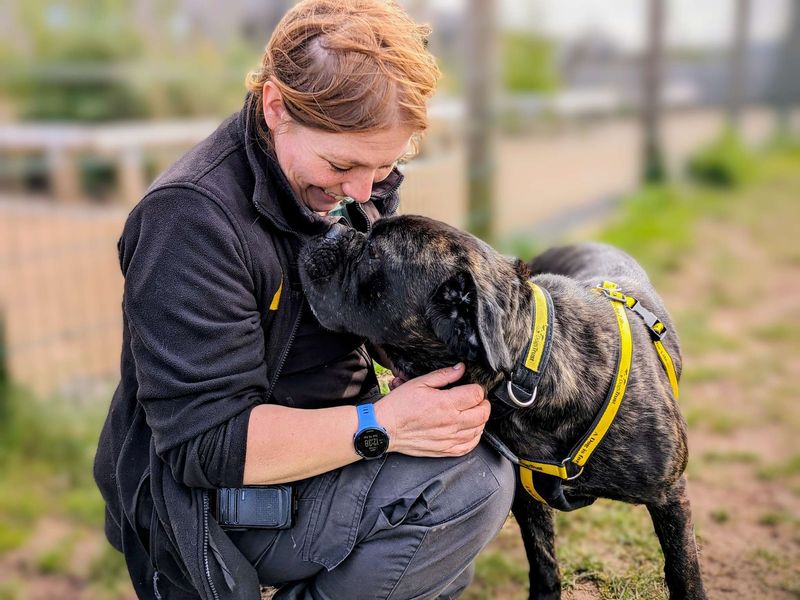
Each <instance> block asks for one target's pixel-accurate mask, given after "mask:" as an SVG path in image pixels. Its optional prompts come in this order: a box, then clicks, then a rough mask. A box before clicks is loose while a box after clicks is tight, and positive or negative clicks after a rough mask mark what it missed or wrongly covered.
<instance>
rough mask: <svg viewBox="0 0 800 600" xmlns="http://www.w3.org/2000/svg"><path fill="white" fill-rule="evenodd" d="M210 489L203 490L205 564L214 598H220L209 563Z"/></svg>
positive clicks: (216, 599) (217, 599) (215, 599)
mask: <svg viewBox="0 0 800 600" xmlns="http://www.w3.org/2000/svg"><path fill="white" fill-rule="evenodd" d="M208 510H209V506H208V490H203V566H204V567H205V570H206V579H207V580H208V585H209V587H210V588H211V595H212V596H213V598H214V600H219V594H218V593H217V588H216V586H215V585H214V581H213V580H212V578H211V566H210V565H209V563H208Z"/></svg>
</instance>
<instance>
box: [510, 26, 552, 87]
mask: <svg viewBox="0 0 800 600" xmlns="http://www.w3.org/2000/svg"><path fill="white" fill-rule="evenodd" d="M502 52H503V61H502V62H503V86H504V88H505V89H506V90H507V91H509V92H517V93H519V92H547V91H552V90H555V89H556V88H558V76H557V75H556V71H555V61H554V54H555V45H554V44H553V42H551V41H550V40H548V39H545V38H543V37H541V36H538V35H535V34H533V33H529V32H521V31H515V32H509V33H506V34H505V35H504V36H503V40H502Z"/></svg>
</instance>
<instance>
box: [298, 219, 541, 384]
mask: <svg viewBox="0 0 800 600" xmlns="http://www.w3.org/2000/svg"><path fill="white" fill-rule="evenodd" d="M524 270H525V267H524V265H523V264H522V263H521V262H520V261H518V260H512V259H509V258H505V257H502V256H500V255H499V254H498V253H497V252H495V251H494V250H493V249H492V248H491V247H489V246H488V245H487V244H485V243H484V242H482V241H481V240H479V239H478V238H476V237H474V236H472V235H470V234H467V233H464V232H462V231H459V230H457V229H454V228H453V227H450V226H448V225H446V224H444V223H441V222H439V221H434V220H432V219H428V218H425V217H419V216H412V215H406V216H400V217H392V218H388V219H382V220H380V221H378V222H377V223H376V224H375V226H374V228H373V230H372V232H371V234H370V235H369V236H366V235H364V234H361V233H358V232H356V231H354V230H352V229H348V228H346V227H343V226H341V225H335V226H333V228H332V229H331V230H330V231H329V232H328V233H327V234H325V235H323V236H320V237H317V238H315V239H313V240H311V241H310V242H309V243H308V244H307V246H306V247H305V248H304V250H303V252H302V253H301V256H300V276H301V279H302V282H303V287H304V289H305V293H306V296H307V297H308V301H309V303H310V305H311V308H312V310H313V311H314V314H315V315H316V316H317V318H318V319H319V321H320V323H321V324H322V325H323V326H325V327H327V328H328V329H331V330H334V331H343V332H348V333H354V334H357V335H361V336H364V337H366V338H368V339H369V340H370V341H372V342H373V343H374V344H377V345H379V346H381V347H382V348H383V349H384V351H385V352H386V354H387V355H388V357H389V358H390V359H391V360H392V362H393V364H394V366H395V368H396V369H397V370H399V371H400V372H402V373H403V374H404V375H405V376H418V375H421V374H423V373H427V372H429V371H431V370H433V369H436V368H439V367H443V366H447V365H450V364H453V363H455V362H457V361H465V362H466V363H467V365H468V372H469V373H470V374H471V375H472V379H473V380H475V381H479V382H481V383H486V384H488V383H490V381H491V380H493V379H496V377H495V375H496V374H497V373H498V372H499V373H504V372H508V371H509V370H510V369H511V368H512V367H513V360H514V359H513V357H512V355H511V350H510V349H509V347H508V345H507V339H508V334H509V332H510V330H511V329H512V328H513V327H514V323H511V322H510V321H511V319H509V316H510V315H513V314H515V313H516V308H517V303H518V302H519V290H520V282H524V280H525V273H524Z"/></svg>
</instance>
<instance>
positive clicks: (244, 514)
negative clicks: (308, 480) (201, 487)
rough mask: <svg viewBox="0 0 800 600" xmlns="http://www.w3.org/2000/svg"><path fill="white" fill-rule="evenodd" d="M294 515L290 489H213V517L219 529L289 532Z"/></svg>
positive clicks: (254, 487) (287, 487)
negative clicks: (214, 503)
mask: <svg viewBox="0 0 800 600" xmlns="http://www.w3.org/2000/svg"><path fill="white" fill-rule="evenodd" d="M294 512H295V501H294V495H293V493H292V486H290V485H253V486H245V487H239V488H219V489H217V494H216V509H215V511H214V516H215V518H216V520H217V522H218V523H219V525H220V527H222V528H223V529H228V530H235V529H289V528H291V527H292V525H293V524H294Z"/></svg>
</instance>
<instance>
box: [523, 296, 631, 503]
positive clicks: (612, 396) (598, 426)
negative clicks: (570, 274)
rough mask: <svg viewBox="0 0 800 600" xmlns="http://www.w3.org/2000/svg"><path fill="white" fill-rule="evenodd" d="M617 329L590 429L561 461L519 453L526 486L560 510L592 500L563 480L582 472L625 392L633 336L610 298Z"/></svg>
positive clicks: (621, 308) (621, 311) (623, 313)
mask: <svg viewBox="0 0 800 600" xmlns="http://www.w3.org/2000/svg"><path fill="white" fill-rule="evenodd" d="M611 305H612V307H613V308H614V314H615V316H616V320H617V328H618V329H619V333H620V344H619V346H618V349H617V358H616V365H615V368H614V377H613V379H612V381H611V385H610V386H609V389H608V393H607V394H606V398H605V400H604V402H603V406H602V407H601V408H600V410H599V411H598V413H597V416H596V417H595V419H594V422H593V423H592V425H591V427H590V428H589V431H588V432H587V433H586V434H585V435H584V436H583V437H582V438H581V439H580V440H579V441H578V443H577V444H575V446H573V448H572V450H570V452H569V456H568V457H567V458H565V459H564V460H562V461H561V462H560V463H559V462H555V461H550V460H541V459H533V458H529V457H520V459H519V473H520V481H521V483H522V486H523V487H524V488H525V490H526V491H527V492H528V493H529V494H530V495H531V496H532V497H533V498H535V499H536V500H538V501H539V502H544V503H545V504H548V505H550V506H552V507H553V508H557V509H559V510H563V511H571V510H575V509H578V508H582V507H584V506H588V505H589V504H591V503H592V502H594V500H595V499H594V498H593V497H587V496H576V495H571V496H570V497H569V498H568V497H567V496H566V495H565V494H564V489H563V482H564V481H569V480H571V479H575V478H577V477H579V476H580V475H581V473H583V467H584V465H585V464H586V462H587V461H588V460H589V457H590V456H591V455H592V453H593V452H594V450H595V449H596V448H597V446H598V445H599V444H600V442H601V441H602V440H603V438H604V437H605V435H606V433H607V432H608V428H609V427H610V426H611V423H613V421H614V417H616V415H617V411H618V410H619V405H620V403H621V402H622V398H623V397H624V395H625V389H626V388H627V385H628V378H629V375H630V368H631V356H632V354H633V340H632V337H631V329H630V323H629V322H628V315H627V314H626V311H625V307H624V306H622V304H620V303H618V302H612V303H611Z"/></svg>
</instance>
